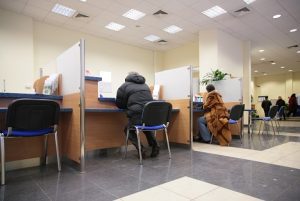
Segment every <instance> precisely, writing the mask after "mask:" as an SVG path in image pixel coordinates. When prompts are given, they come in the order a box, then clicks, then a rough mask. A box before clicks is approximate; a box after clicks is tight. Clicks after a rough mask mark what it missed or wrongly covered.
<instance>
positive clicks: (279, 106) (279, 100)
mask: <svg viewBox="0 0 300 201" xmlns="http://www.w3.org/2000/svg"><path fill="white" fill-rule="evenodd" d="M276 105H278V110H280V108H281V107H285V101H284V100H283V99H278V100H277V101H276Z"/></svg>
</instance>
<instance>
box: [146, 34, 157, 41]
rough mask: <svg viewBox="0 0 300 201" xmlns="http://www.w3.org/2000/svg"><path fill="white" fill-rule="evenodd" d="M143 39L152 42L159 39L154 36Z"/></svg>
mask: <svg viewBox="0 0 300 201" xmlns="http://www.w3.org/2000/svg"><path fill="white" fill-rule="evenodd" d="M144 39H145V40H148V41H151V42H153V41H157V40H159V39H160V37H158V36H155V35H149V36H146V37H145V38H144Z"/></svg>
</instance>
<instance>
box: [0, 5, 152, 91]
mask: <svg viewBox="0 0 300 201" xmlns="http://www.w3.org/2000/svg"><path fill="white" fill-rule="evenodd" d="M0 16H1V18H0V27H1V28H0V40H1V43H0V44H1V45H0V53H1V54H0V56H1V58H0V70H1V75H0V76H1V77H0V79H1V80H0V86H2V80H3V79H4V78H6V82H7V87H6V89H7V90H6V91H7V92H28V91H29V90H25V87H24V86H25V85H26V84H29V85H30V86H32V85H33V82H34V80H35V79H36V78H38V76H39V69H40V68H45V67H46V66H47V64H49V63H51V62H53V61H54V59H55V58H56V57H57V56H58V55H59V54H60V53H62V52H63V51H64V50H66V49H67V48H69V47H71V46H72V45H73V44H75V43H76V42H78V41H79V40H80V38H84V39H85V40H86V68H87V69H90V70H91V72H92V73H93V74H97V75H98V74H99V72H100V70H102V71H110V72H112V79H113V91H116V90H117V88H118V86H119V85H121V84H122V83H123V82H124V79H125V76H126V75H127V73H128V72H129V71H137V72H139V73H141V74H142V75H144V76H145V78H146V80H147V84H149V85H152V84H153V83H154V52H153V51H151V50H147V49H142V48H139V47H135V46H130V45H126V44H122V43H118V42H114V41H110V40H107V39H103V38H99V37H95V36H92V35H88V34H84V33H80V32H75V31H72V30H68V29H64V28H60V27H56V26H53V25H49V24H45V23H42V22H37V21H33V20H32V19H31V18H29V17H26V16H23V15H19V14H15V13H13V12H9V11H4V10H3V11H2V10H0ZM53 66H54V64H53V65H52V67H53ZM54 71H55V69H53V68H49V69H47V68H46V69H45V70H44V75H46V74H49V73H51V72H54ZM8 78H10V80H8ZM11 78H14V79H13V80H12V79H11ZM8 86H9V87H8ZM0 89H1V88H0ZM1 91H2V90H1ZM30 91H32V88H31V90H30Z"/></svg>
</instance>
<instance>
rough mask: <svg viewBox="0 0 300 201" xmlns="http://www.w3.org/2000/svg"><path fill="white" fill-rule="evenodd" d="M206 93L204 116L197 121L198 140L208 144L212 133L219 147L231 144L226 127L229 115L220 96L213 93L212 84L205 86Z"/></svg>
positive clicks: (215, 92)
mask: <svg viewBox="0 0 300 201" xmlns="http://www.w3.org/2000/svg"><path fill="white" fill-rule="evenodd" d="M206 91H207V92H208V94H207V96H206V98H205V101H204V105H203V109H204V116H202V117H200V118H199V119H198V125H199V135H200V136H199V138H200V139H202V140H203V141H204V142H209V141H210V138H211V134H210V133H212V134H213V135H214V137H215V138H216V139H217V140H218V142H219V144H220V145H228V144H229V143H230V142H231V132H230V130H229V127H228V120H229V113H228V111H227V108H226V107H225V106H224V102H223V100H222V96H221V95H220V94H219V93H218V92H217V91H215V87H214V85H212V84H209V85H207V86H206Z"/></svg>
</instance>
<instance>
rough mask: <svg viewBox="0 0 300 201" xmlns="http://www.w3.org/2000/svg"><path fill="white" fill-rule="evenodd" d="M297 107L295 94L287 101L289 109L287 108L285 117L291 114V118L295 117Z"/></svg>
mask: <svg viewBox="0 0 300 201" xmlns="http://www.w3.org/2000/svg"><path fill="white" fill-rule="evenodd" d="M297 107H298V103H297V98H296V94H292V95H291V97H290V99H289V107H288V108H289V112H288V113H287V116H290V115H291V114H293V116H294V117H295V116H296V113H297Z"/></svg>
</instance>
